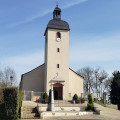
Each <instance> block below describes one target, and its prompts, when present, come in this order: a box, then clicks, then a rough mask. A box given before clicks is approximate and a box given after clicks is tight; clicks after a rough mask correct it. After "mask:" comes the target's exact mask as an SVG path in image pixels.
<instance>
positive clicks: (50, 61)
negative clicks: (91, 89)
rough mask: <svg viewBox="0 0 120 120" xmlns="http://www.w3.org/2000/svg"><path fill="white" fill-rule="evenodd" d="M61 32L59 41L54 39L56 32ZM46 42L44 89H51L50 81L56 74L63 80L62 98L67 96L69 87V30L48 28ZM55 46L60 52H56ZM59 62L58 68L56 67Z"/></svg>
mask: <svg viewBox="0 0 120 120" xmlns="http://www.w3.org/2000/svg"><path fill="white" fill-rule="evenodd" d="M57 32H60V33H61V41H60V42H57V41H56V33H57ZM46 39H47V44H46V43H45V47H46V48H45V50H46V51H45V70H46V71H45V72H46V73H45V76H46V78H45V82H46V84H45V85H46V91H49V89H51V86H50V85H51V84H50V81H51V80H52V79H53V78H54V77H55V76H56V73H58V76H59V77H60V78H62V80H64V81H65V82H64V87H63V99H66V98H68V89H69V31H68V30H56V29H48V30H47V32H46ZM57 48H59V49H60V52H57ZM57 64H59V66H60V68H57Z"/></svg>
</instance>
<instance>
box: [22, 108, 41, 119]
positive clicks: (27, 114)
mask: <svg viewBox="0 0 120 120" xmlns="http://www.w3.org/2000/svg"><path fill="white" fill-rule="evenodd" d="M21 118H22V119H39V118H40V116H39V114H38V112H37V109H36V108H35V107H30V106H25V107H22V108H21Z"/></svg>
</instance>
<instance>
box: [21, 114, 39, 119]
mask: <svg viewBox="0 0 120 120" xmlns="http://www.w3.org/2000/svg"><path fill="white" fill-rule="evenodd" d="M21 118H29V119H33V118H40V116H39V114H38V113H30V114H29V113H23V114H21Z"/></svg>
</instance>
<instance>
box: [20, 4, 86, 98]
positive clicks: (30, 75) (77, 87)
mask: <svg viewBox="0 0 120 120" xmlns="http://www.w3.org/2000/svg"><path fill="white" fill-rule="evenodd" d="M69 31H70V28H69V24H68V23H67V22H66V21H63V20H61V9H60V8H58V6H56V8H55V9H54V11H53V19H52V20H50V21H49V23H48V25H47V28H46V30H45V34H44V36H45V60H44V64H42V65H40V66H39V67H37V68H35V69H33V70H31V71H30V72H27V73H25V74H22V76H21V82H20V89H21V90H23V91H35V92H48V91H49V90H50V89H51V85H52V87H53V90H54V99H55V100H71V99H72V97H73V95H74V94H75V93H76V94H77V95H78V96H79V97H81V95H82V94H83V93H84V91H83V77H82V76H80V75H78V74H77V73H76V72H75V71H73V70H72V69H71V68H69Z"/></svg>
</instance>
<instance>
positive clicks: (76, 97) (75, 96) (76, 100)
mask: <svg viewBox="0 0 120 120" xmlns="http://www.w3.org/2000/svg"><path fill="white" fill-rule="evenodd" d="M73 100H74V101H75V103H79V99H78V95H77V94H75V95H74V96H73Z"/></svg>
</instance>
